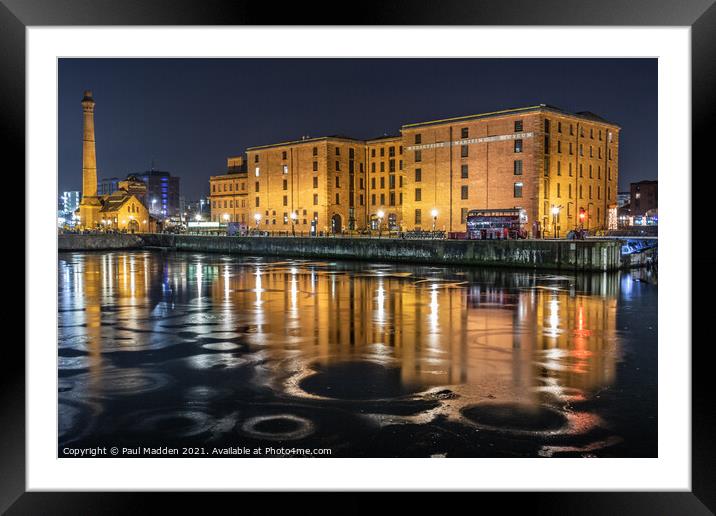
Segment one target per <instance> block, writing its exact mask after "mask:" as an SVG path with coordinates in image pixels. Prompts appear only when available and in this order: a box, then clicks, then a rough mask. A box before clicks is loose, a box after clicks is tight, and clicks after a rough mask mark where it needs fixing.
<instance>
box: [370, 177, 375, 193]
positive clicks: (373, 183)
mask: <svg viewBox="0 0 716 516" xmlns="http://www.w3.org/2000/svg"><path fill="white" fill-rule="evenodd" d="M370 187H371V189H372V190H375V178H374V177H371V178H370Z"/></svg>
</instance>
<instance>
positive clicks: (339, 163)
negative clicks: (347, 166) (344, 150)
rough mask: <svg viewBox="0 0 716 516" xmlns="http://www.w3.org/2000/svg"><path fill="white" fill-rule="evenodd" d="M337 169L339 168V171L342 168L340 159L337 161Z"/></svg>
mask: <svg viewBox="0 0 716 516" xmlns="http://www.w3.org/2000/svg"><path fill="white" fill-rule="evenodd" d="M336 170H338V171H339V172H340V170H341V162H340V161H336Z"/></svg>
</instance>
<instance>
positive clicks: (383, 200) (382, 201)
mask: <svg viewBox="0 0 716 516" xmlns="http://www.w3.org/2000/svg"><path fill="white" fill-rule="evenodd" d="M380 205H381V206H385V194H384V193H382V194H380Z"/></svg>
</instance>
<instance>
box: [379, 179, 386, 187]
mask: <svg viewBox="0 0 716 516" xmlns="http://www.w3.org/2000/svg"><path fill="white" fill-rule="evenodd" d="M380 187H381V188H385V176H384V177H381V178H380Z"/></svg>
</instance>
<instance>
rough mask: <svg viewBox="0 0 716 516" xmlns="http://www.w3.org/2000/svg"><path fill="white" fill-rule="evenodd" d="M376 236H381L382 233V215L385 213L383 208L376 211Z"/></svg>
mask: <svg viewBox="0 0 716 516" xmlns="http://www.w3.org/2000/svg"><path fill="white" fill-rule="evenodd" d="M377 215H378V238H380V237H381V235H382V234H383V217H385V213H384V212H383V210H379V211H378V213H377Z"/></svg>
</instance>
